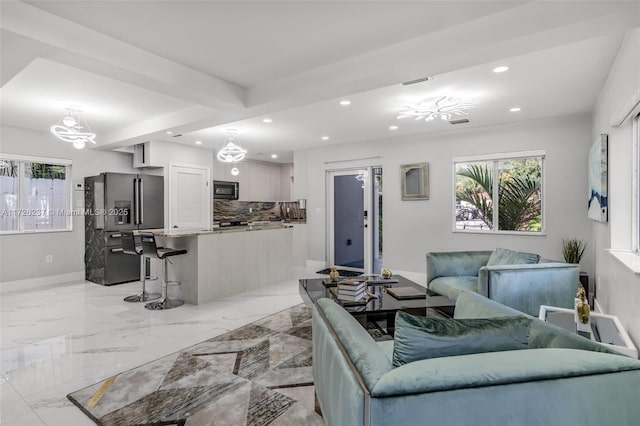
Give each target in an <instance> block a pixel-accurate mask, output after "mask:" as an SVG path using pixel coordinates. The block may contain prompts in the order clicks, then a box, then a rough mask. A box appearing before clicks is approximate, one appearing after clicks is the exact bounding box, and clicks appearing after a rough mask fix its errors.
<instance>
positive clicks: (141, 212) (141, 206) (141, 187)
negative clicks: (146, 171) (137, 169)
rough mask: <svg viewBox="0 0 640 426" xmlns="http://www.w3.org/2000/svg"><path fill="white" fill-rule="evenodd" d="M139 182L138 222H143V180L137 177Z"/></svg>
mask: <svg viewBox="0 0 640 426" xmlns="http://www.w3.org/2000/svg"><path fill="white" fill-rule="evenodd" d="M138 182H139V183H140V191H139V192H138V198H139V199H138V205H139V206H140V223H141V224H143V223H144V180H143V179H142V178H139V179H138Z"/></svg>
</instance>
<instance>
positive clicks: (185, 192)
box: [168, 163, 212, 229]
mask: <svg viewBox="0 0 640 426" xmlns="http://www.w3.org/2000/svg"><path fill="white" fill-rule="evenodd" d="M210 199H211V194H210V193H209V169H208V168H207V167H201V166H195V165H176V164H171V163H170V164H169V221H168V223H169V228H195V229H210V228H211V223H212V216H211V213H210V211H211V210H210V201H209V200H210Z"/></svg>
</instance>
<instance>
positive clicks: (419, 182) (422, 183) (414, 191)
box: [400, 163, 429, 200]
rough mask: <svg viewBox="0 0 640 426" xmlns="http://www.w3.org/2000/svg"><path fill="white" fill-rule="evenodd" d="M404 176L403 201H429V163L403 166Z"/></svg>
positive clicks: (402, 173)
mask: <svg viewBox="0 0 640 426" xmlns="http://www.w3.org/2000/svg"><path fill="white" fill-rule="evenodd" d="M400 171H401V175H402V199H403V200H428V199H429V163H418V164H403V165H401V166H400Z"/></svg>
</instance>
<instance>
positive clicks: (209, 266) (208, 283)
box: [150, 223, 293, 305]
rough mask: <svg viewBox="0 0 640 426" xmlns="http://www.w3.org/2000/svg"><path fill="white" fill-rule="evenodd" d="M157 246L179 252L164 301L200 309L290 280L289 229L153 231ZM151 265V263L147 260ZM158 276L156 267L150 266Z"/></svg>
mask: <svg viewBox="0 0 640 426" xmlns="http://www.w3.org/2000/svg"><path fill="white" fill-rule="evenodd" d="M150 231H151V232H153V233H154V234H155V235H156V239H157V242H158V244H159V245H162V246H164V247H171V248H174V249H185V250H187V254H185V255H181V256H175V257H172V258H171V262H172V265H171V266H170V268H169V279H170V280H177V281H180V282H181V285H180V286H178V287H177V288H176V287H169V296H170V297H172V298H176V297H177V298H180V299H183V300H184V301H185V302H186V303H191V304H196V305H197V304H201V303H207V302H211V301H214V300H217V299H219V298H221V297H225V296H229V295H233V294H238V293H243V292H245V291H248V290H253V289H256V288H261V287H266V286H268V285H270V284H273V283H276V282H280V281H284V280H287V279H291V278H292V270H291V266H292V252H293V227H292V226H291V225H286V224H281V223H276V224H266V225H265V224H262V225H256V226H238V227H230V228H218V229H212V230H197V229H167V230H165V229H153V230H150ZM152 259H153V258H152ZM152 264H153V265H154V267H153V275H159V272H160V269H159V262H152Z"/></svg>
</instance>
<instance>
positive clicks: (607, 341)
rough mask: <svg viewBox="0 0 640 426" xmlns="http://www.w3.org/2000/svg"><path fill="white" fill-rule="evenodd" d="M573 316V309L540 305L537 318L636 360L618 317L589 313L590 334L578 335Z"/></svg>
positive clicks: (634, 350)
mask: <svg viewBox="0 0 640 426" xmlns="http://www.w3.org/2000/svg"><path fill="white" fill-rule="evenodd" d="M573 315H574V312H573V309H566V308H558V307H555V306H546V305H541V306H540V314H539V315H538V318H540V319H541V320H543V321H546V322H548V323H551V324H554V325H557V326H558V327H562V328H564V329H565V330H568V331H571V332H573V333H576V334H580V335H581V336H583V337H585V338H587V339H591V340H593V341H594V342H597V343H600V344H601V345H604V346H607V347H609V348H610V349H613V350H614V351H618V352H620V353H622V354H625V355H627V356H629V357H631V358H635V359H638V350H637V349H636V347H635V346H634V344H633V342H632V341H631V339H630V338H629V335H628V334H627V332H626V331H625V330H624V328H623V327H622V324H621V323H620V320H619V319H618V317H616V316H613V315H605V314H599V313H595V312H591V333H578V331H576V323H575V322H574V316H573Z"/></svg>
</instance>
